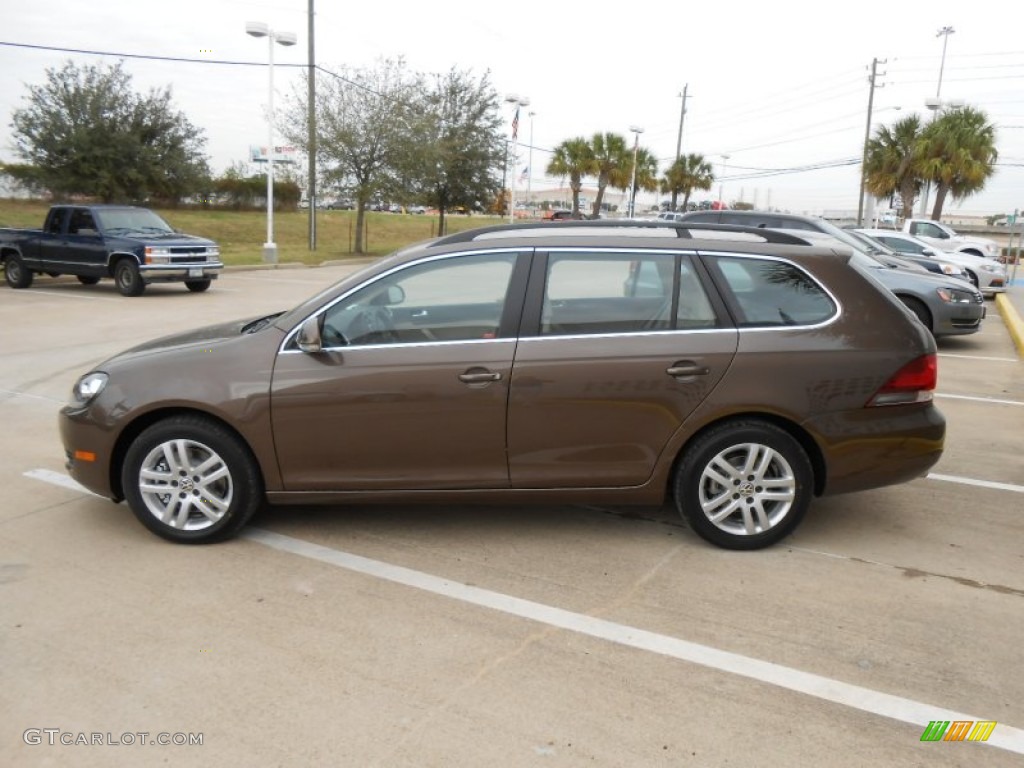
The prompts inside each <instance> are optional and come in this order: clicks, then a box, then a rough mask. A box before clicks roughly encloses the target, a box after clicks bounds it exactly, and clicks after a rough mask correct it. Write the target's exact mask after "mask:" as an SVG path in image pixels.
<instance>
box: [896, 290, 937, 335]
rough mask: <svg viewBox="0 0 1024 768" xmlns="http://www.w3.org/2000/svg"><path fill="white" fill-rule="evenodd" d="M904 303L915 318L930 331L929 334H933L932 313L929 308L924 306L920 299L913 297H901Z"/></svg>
mask: <svg viewBox="0 0 1024 768" xmlns="http://www.w3.org/2000/svg"><path fill="white" fill-rule="evenodd" d="M900 301H902V302H903V303H904V304H905V305H906V306H907V309H909V310H910V311H911V312H913V313H914V316H915V317H916V318H917V319H918V320H920V321H921V325H923V326H924V327H925V328H927V329H928V332H929V333H931V332H932V313H931V312H929V311H928V307H926V306H925V305H924V302H922V301H921V300H920V299H915V298H914V297H913V296H900Z"/></svg>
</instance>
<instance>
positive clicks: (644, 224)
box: [430, 219, 809, 246]
mask: <svg viewBox="0 0 1024 768" xmlns="http://www.w3.org/2000/svg"><path fill="white" fill-rule="evenodd" d="M542 228H543V229H547V228H551V229H552V230H553V231H554V230H557V231H559V232H564V231H566V230H570V229H582V230H585V231H583V232H580V235H581V236H585V235H587V234H594V233H593V230H594V229H609V230H614V229H622V230H630V229H633V230H637V229H646V230H651V229H662V230H669V229H673V230H675V233H676V237H679V238H685V239H688V240H692V239H693V234H692V233H693V231H694V230H696V231H704V232H735V233H743V234H749V235H757V236H758V237H760V238H762V239H763V240H764V241H765V242H767V243H776V244H779V245H808V244H809V243H808V242H807V240H804V239H802V238H800V237H797V236H796V235H791V234H789V233H787V232H778V231H776V230H772V229H765V228H763V227H750V226H745V225H737V224H704V223H696V222H695V223H692V224H688V223H686V222H684V221H664V220H650V221H643V220H638V219H598V220H591V221H587V220H582V221H559V222H547V221H538V222H533V223H517V224H495V225H492V226H488V227H479V228H478V229H467V230H465V231H463V232H456V233H455V234H453V235H444V236H443V237H440V238H438V239H437V240H434V241H433V242H432V243H430V245H431V246H435V245H454V244H456V243H471V242H473V241H475V240H477V239H478V238H481V237H482V236H484V235H488V236H490V237H486V238H483V239H491V237H493V235H494V234H502V233H508V236H509V237H516V234H517V232H521V231H524V230H530V231H536V230H538V229H542ZM609 234H611V233H609Z"/></svg>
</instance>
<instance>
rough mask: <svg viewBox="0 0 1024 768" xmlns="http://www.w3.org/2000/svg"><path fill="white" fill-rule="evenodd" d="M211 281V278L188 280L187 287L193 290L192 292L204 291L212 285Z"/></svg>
mask: <svg viewBox="0 0 1024 768" xmlns="http://www.w3.org/2000/svg"><path fill="white" fill-rule="evenodd" d="M211 282H212V281H211V280H210V278H206V279H205V280H186V281H185V287H186V288H188V289H189V290H190V291H192V293H202V292H203V291H205V290H206V289H207V288H209V287H210V283H211Z"/></svg>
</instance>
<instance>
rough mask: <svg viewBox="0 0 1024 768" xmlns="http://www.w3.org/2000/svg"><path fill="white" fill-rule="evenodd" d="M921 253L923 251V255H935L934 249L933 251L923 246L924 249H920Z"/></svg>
mask: <svg viewBox="0 0 1024 768" xmlns="http://www.w3.org/2000/svg"><path fill="white" fill-rule="evenodd" d="M921 253H923V254H924V255H925V256H935V255H936V254H935V251H933V250H932V249H931V248H924V249H922V251H921Z"/></svg>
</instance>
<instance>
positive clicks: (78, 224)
mask: <svg viewBox="0 0 1024 768" xmlns="http://www.w3.org/2000/svg"><path fill="white" fill-rule="evenodd" d="M63 258H64V262H65V263H64V264H63V267H64V271H65V272H68V273H69V274H72V275H93V276H96V277H101V276H103V275H105V274H106V271H107V270H106V267H107V248H106V245H105V244H104V242H103V236H102V235H101V234H100V230H99V226H98V224H97V223H96V221H95V220H94V218H93V215H92V212H91V211H90V210H89V209H88V208H72V209H71V215H70V217H69V218H68V232H67V238H66V240H65V247H64V255H63Z"/></svg>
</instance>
